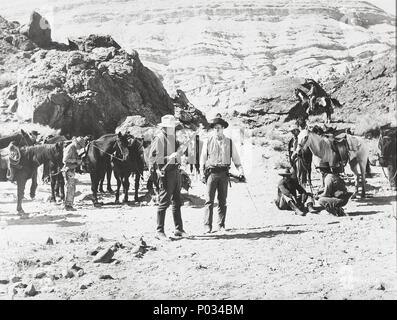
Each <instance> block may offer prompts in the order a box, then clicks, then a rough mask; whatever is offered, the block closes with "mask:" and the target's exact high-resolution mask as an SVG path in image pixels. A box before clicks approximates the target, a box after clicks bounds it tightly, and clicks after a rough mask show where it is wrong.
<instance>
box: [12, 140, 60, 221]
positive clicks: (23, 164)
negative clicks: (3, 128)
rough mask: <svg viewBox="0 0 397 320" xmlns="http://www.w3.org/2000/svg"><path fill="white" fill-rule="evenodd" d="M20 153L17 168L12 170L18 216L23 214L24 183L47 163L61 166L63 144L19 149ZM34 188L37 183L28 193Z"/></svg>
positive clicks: (34, 190)
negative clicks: (16, 191) (15, 183)
mask: <svg viewBox="0 0 397 320" xmlns="http://www.w3.org/2000/svg"><path fill="white" fill-rule="evenodd" d="M20 152H21V159H20V161H19V167H17V168H15V169H14V170H15V179H16V181H17V189H18V201H17V211H18V213H19V214H23V213H24V211H23V209H22V199H23V196H24V192H25V185H26V181H27V180H29V179H32V178H33V177H34V176H36V175H37V168H38V167H39V166H40V165H42V164H43V163H45V162H47V161H51V162H53V163H56V164H58V165H61V163H62V157H63V143H62V142H58V143H55V144H47V145H37V146H30V147H21V148H20ZM32 187H33V183H32ZM36 188H37V183H36V184H35V185H34V189H33V190H32V189H31V191H30V192H31V193H32V191H33V193H35V192H36Z"/></svg>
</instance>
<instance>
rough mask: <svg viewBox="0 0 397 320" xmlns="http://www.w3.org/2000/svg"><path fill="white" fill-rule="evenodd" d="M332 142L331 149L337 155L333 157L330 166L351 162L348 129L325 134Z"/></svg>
mask: <svg viewBox="0 0 397 320" xmlns="http://www.w3.org/2000/svg"><path fill="white" fill-rule="evenodd" d="M325 136H326V137H327V138H328V140H329V141H330V144H331V149H332V151H333V152H334V154H335V157H332V158H331V161H330V166H331V167H339V166H342V167H344V166H345V165H346V164H347V163H348V162H349V159H350V158H349V153H350V148H349V143H348V136H347V133H346V131H343V132H342V133H340V132H335V133H333V134H332V133H331V134H330V133H328V134H325Z"/></svg>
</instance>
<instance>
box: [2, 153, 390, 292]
mask: <svg viewBox="0 0 397 320" xmlns="http://www.w3.org/2000/svg"><path fill="white" fill-rule="evenodd" d="M249 154H252V155H253V158H252V160H253V163H255V164H254V165H253V166H252V167H250V166H249V164H248V162H247V160H245V163H246V168H247V169H246V171H247V177H248V183H247V184H241V183H232V188H231V189H229V190H230V193H229V198H228V200H229V212H228V216H227V231H226V233H223V234H219V233H216V232H215V233H212V234H210V235H203V234H202V219H203V203H204V200H203V198H204V186H203V185H202V184H201V183H200V182H198V181H194V183H193V189H192V190H190V192H189V194H186V193H185V199H186V202H185V206H184V207H183V212H182V213H183V219H184V225H185V229H186V231H187V232H188V233H189V234H190V237H189V238H186V239H181V240H174V241H166V242H160V241H159V240H156V239H155V238H154V230H155V216H156V215H155V211H156V207H155V206H152V205H150V204H149V205H148V204H147V203H145V202H144V203H143V204H141V205H140V204H135V203H133V202H132V203H130V204H128V205H127V204H125V205H112V204H111V202H112V201H113V196H105V197H104V198H103V201H104V203H105V205H104V206H103V207H102V208H94V207H93V206H92V205H91V203H90V201H88V200H84V198H85V196H86V195H87V194H89V177H88V176H87V175H83V176H78V179H79V184H78V187H77V189H78V191H79V193H81V194H80V195H79V196H78V197H77V203H76V208H77V209H78V210H77V211H76V212H72V213H68V212H65V211H63V210H62V207H61V205H59V204H51V203H49V202H48V201H47V199H48V197H49V188H48V186H47V185H44V186H43V185H40V186H39V189H38V190H39V192H38V195H37V199H36V200H35V201H29V200H26V201H25V203H24V208H25V210H26V211H27V212H29V213H30V217H29V218H28V219H19V218H18V216H17V215H16V214H14V210H15V192H16V187H15V186H14V185H13V184H11V183H9V182H1V183H0V190H1V193H0V194H1V199H0V203H1V207H0V217H1V224H0V226H1V227H0V230H1V231H0V246H1V255H0V270H1V273H0V280H5V281H4V282H7V281H8V280H9V279H10V278H12V277H15V276H17V277H21V279H20V280H21V281H18V282H16V283H12V282H10V283H8V284H0V297H1V298H2V299H9V298H11V297H13V298H14V299H24V298H30V297H27V296H25V294H24V291H25V290H26V289H23V288H22V287H24V285H29V284H31V283H33V285H34V287H35V289H36V290H37V291H38V292H39V293H38V294H37V295H35V296H34V297H33V299H46V298H51V299H277V298H278V299H288V298H290V299H359V298H365V299H396V298H397V291H396V290H397V286H396V277H395V275H396V219H395V211H394V210H395V208H394V209H393V206H394V207H395V205H396V201H395V194H393V193H392V192H391V191H390V190H388V188H387V182H386V180H385V178H384V176H383V173H382V171H381V169H380V168H379V167H373V168H372V170H373V171H374V173H375V175H374V177H373V178H370V179H368V180H367V185H368V193H369V194H368V199H365V200H363V199H357V200H354V201H352V202H350V203H349V204H348V205H347V209H346V212H347V213H348V216H347V217H334V216H331V215H329V214H327V213H326V212H325V211H322V212H320V213H319V214H309V215H307V216H305V217H300V216H295V215H293V214H292V213H291V212H281V211H278V210H277V209H276V208H275V205H274V203H273V199H274V197H275V193H276V183H277V181H278V178H279V177H278V176H277V171H276V170H274V165H275V164H274V160H272V159H275V158H277V155H275V154H274V151H270V149H267V148H259V147H254V148H253V149H252V150H251V151H249V149H248V150H247V151H246V152H245V159H249V158H250V156H249ZM269 157H270V158H269ZM347 173H349V171H347ZM348 177H349V176H348ZM193 180H194V178H193ZM319 184H320V180H319V176H318V174H317V173H315V179H314V185H315V188H317V186H318V185H319ZM349 188H353V186H350V187H349ZM144 192H145V190H142V196H143V195H144ZM172 224H173V223H172V217H171V213H170V212H169V213H168V215H167V219H166V232H167V233H168V234H169V235H171V234H172ZM49 237H50V238H51V239H52V240H53V245H51V244H46V242H47V240H48V238H49ZM140 237H143V240H144V241H145V244H142V243H141V241H140ZM110 246H113V247H117V248H118V249H117V251H116V253H115V255H114V257H113V260H112V261H111V262H110V263H94V262H93V259H94V258H93V256H92V255H91V252H92V251H93V250H95V249H97V248H98V247H100V248H105V249H106V248H108V247H110ZM79 268H82V270H83V271H78V269H79ZM68 273H69V275H67V274H68ZM71 274H72V275H73V277H71V278H69V277H70V276H71ZM103 276H105V278H106V276H111V277H112V279H100V278H101V277H102V278H103ZM15 280H19V279H15ZM21 283H22V284H24V285H21ZM15 287H17V288H16V289H15V290H14V288H15ZM18 287H19V288H18Z"/></svg>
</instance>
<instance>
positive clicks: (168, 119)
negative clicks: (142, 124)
mask: <svg viewBox="0 0 397 320" xmlns="http://www.w3.org/2000/svg"><path fill="white" fill-rule="evenodd" d="M158 126H159V127H161V128H177V127H182V124H181V123H180V122H179V121H178V120H176V118H175V117H174V116H173V115H172V114H166V115H165V116H163V117H161V122H160V123H159V124H158Z"/></svg>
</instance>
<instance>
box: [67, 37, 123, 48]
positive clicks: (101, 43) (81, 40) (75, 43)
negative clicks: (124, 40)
mask: <svg viewBox="0 0 397 320" xmlns="http://www.w3.org/2000/svg"><path fill="white" fill-rule="evenodd" d="M68 41H69V48H70V49H72V50H80V51H86V52H90V51H92V50H93V49H94V48H110V47H111V48H116V49H121V47H120V45H119V44H118V43H117V42H116V41H114V39H113V38H112V37H111V36H109V35H97V34H90V35H89V36H84V37H78V38H68Z"/></svg>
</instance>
